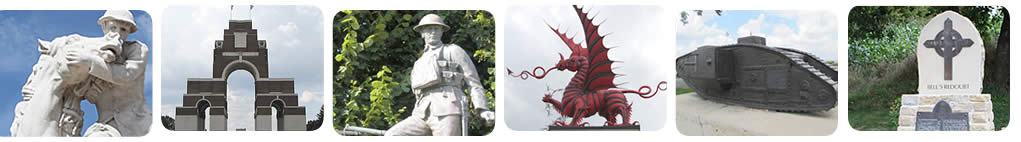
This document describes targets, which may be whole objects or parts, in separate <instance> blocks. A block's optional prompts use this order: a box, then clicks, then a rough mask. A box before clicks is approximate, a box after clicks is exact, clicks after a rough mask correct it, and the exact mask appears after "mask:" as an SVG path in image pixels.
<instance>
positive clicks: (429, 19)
mask: <svg viewBox="0 0 1021 142" xmlns="http://www.w3.org/2000/svg"><path fill="white" fill-rule="evenodd" d="M428 25H440V26H442V27H443V31H447V29H450V26H447V24H443V18H440V15H436V14H427V15H425V16H423V17H422V21H419V22H418V26H415V28H414V30H415V31H416V32H421V31H419V30H420V29H422V27H424V26H428Z"/></svg>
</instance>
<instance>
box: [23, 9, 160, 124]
mask: <svg viewBox="0 0 1021 142" xmlns="http://www.w3.org/2000/svg"><path fill="white" fill-rule="evenodd" d="M97 23H98V24H99V25H101V26H102V30H103V33H104V36H103V37H84V36H81V35H77V34H74V35H68V36H63V37H57V38H55V39H54V40H53V41H43V40H39V46H38V49H39V52H40V53H41V54H42V55H41V56H39V61H38V62H37V63H36V64H35V65H34V66H33V68H32V69H33V70H32V74H31V75H30V76H29V77H28V81H27V82H26V83H25V86H24V87H23V88H22V97H23V100H22V101H21V102H18V104H17V105H16V106H15V110H14V113H15V114H14V116H15V117H14V122H12V124H11V128H10V130H11V135H12V136H15V137H21V136H29V137H34V136H83V135H82V134H81V133H80V132H81V130H82V128H83V125H82V121H84V118H83V116H85V112H83V111H82V110H81V108H80V103H81V101H82V100H88V101H89V102H91V103H93V104H96V111H97V112H96V114H97V116H98V120H97V122H96V123H94V124H92V125H91V126H89V128H88V129H87V130H86V131H85V134H84V136H89V137H118V136H142V135H145V134H147V133H149V127H150V126H151V124H152V113H151V111H150V110H149V107H150V106H149V105H147V104H146V103H145V95H144V94H145V93H144V91H145V84H144V82H145V66H146V64H147V63H148V58H147V56H148V55H149V48H148V46H146V45H145V44H143V43H141V42H138V41H125V40H126V39H127V36H128V34H131V33H134V32H135V31H137V30H138V27H137V25H135V22H134V16H133V15H132V14H131V12H129V11H126V10H110V11H106V12H105V13H104V14H103V16H102V17H100V18H99V20H98V21H97Z"/></svg>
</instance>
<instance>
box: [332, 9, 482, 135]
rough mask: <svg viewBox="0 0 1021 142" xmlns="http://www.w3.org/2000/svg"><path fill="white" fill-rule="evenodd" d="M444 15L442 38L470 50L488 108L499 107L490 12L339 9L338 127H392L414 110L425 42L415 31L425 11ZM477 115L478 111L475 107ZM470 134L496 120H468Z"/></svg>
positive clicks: (336, 46) (336, 53) (335, 38)
mask: <svg viewBox="0 0 1021 142" xmlns="http://www.w3.org/2000/svg"><path fill="white" fill-rule="evenodd" d="M429 13H433V14H437V15H440V17H443V18H444V21H443V22H444V23H446V24H447V25H448V26H450V30H449V31H446V32H444V34H443V35H444V36H443V38H442V40H443V41H444V43H450V44H457V45H459V46H461V48H463V49H464V50H465V52H467V53H469V54H472V61H473V62H474V63H475V67H476V69H477V70H476V72H478V73H479V74H480V76H479V77H480V79H481V81H482V83H483V85H485V86H486V88H485V89H486V97H487V98H488V99H489V100H490V101H489V104H488V105H489V108H491V109H493V110H494V111H495V109H496V108H495V105H494V102H495V101H493V100H495V96H494V92H493V90H495V86H494V84H493V83H494V81H495V79H494V76H493V73H494V71H495V69H494V67H495V60H496V57H495V52H496V50H495V43H496V42H495V41H496V39H495V34H494V33H495V22H494V19H493V16H492V14H490V13H488V12H486V11H481V10H467V11H428V10H427V11H396V10H392V11H352V10H345V11H341V12H340V13H337V15H336V16H335V17H334V25H333V43H334V44H333V52H334V62H333V69H334V80H333V86H334V87H333V88H334V89H333V90H334V92H333V94H334V104H335V105H334V109H333V110H334V116H333V120H334V128H337V129H340V128H344V126H347V125H350V126H359V127H367V128H374V129H389V128H390V127H391V126H393V125H394V124H396V123H397V122H399V121H400V120H402V119H403V118H406V117H408V116H410V115H411V111H410V110H412V109H414V107H415V106H414V104H415V95H413V94H412V92H411V85H410V84H411V83H410V82H411V80H410V79H411V78H410V73H411V68H412V66H414V62H415V60H416V59H418V56H419V55H421V52H422V49H423V48H424V47H425V46H424V41H423V40H422V39H421V36H420V35H419V34H418V33H417V32H415V31H414V30H412V28H413V27H414V26H415V25H417V24H418V21H419V20H420V19H421V18H422V16H425V15H426V14H429ZM471 113H472V115H473V116H478V115H477V113H480V112H474V111H472V112H471ZM470 120H471V121H470V123H469V128H470V135H485V134H488V133H489V132H491V131H492V128H493V126H492V125H485V122H484V121H483V120H482V119H481V118H477V117H472V119H470Z"/></svg>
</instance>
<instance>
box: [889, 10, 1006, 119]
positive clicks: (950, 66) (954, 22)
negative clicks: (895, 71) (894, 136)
mask: <svg viewBox="0 0 1021 142" xmlns="http://www.w3.org/2000/svg"><path fill="white" fill-rule="evenodd" d="M917 45H918V47H916V49H915V53H916V55H917V57H918V93H919V94H904V95H903V96H901V108H900V116H899V120H898V123H899V126H898V127H897V130H898V131H989V130H993V121H992V120H993V111H992V110H993V109H992V106H993V104H992V101H991V100H990V95H989V94H981V93H982V92H981V90H982V76H983V74H982V73H983V69H984V68H983V65H984V60H985V50H984V48H983V47H982V38H981V36H980V35H979V33H978V30H977V29H976V28H975V25H974V24H973V23H972V22H971V20H968V18H967V17H964V16H962V15H961V14H958V13H956V12H953V11H946V12H943V13H940V14H939V15H936V17H933V18H932V19H930V20H929V23H928V24H926V25H925V27H923V28H922V30H921V33H920V34H919V36H918V44H917Z"/></svg>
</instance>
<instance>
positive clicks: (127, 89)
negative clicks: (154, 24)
mask: <svg viewBox="0 0 1021 142" xmlns="http://www.w3.org/2000/svg"><path fill="white" fill-rule="evenodd" d="M133 19H134V16H133V15H132V14H131V12H129V11H126V10H110V11H107V12H106V13H105V14H103V17H100V18H99V21H98V23H99V24H100V25H102V26H103V33H104V36H105V37H115V38H119V40H120V41H123V44H122V46H121V48H120V49H115V50H117V51H113V52H112V53H113V54H115V56H101V55H103V54H87V53H83V54H79V55H82V56H79V57H77V58H76V59H72V58H73V57H74V56H70V57H68V58H69V59H68V60H69V61H70V62H71V63H75V62H85V63H88V64H89V65H90V66H89V75H92V76H94V77H96V78H98V79H99V80H102V81H103V82H106V83H108V85H107V86H104V87H105V88H103V89H102V90H103V91H102V92H99V93H98V94H87V95H85V98H86V99H88V100H89V102H92V103H94V104H96V110H97V113H98V115H99V119H98V120H97V122H96V123H94V124H93V125H92V126H90V127H89V128H88V129H86V131H85V136H142V135H145V134H147V133H149V127H150V126H151V124H152V112H151V110H149V106H148V105H146V104H145V65H146V64H147V63H148V58H147V57H148V55H149V47H147V46H146V45H145V44H142V43H141V42H138V41H125V40H126V39H127V36H128V34H131V33H134V32H135V31H137V30H138V26H137V25H135V22H134V20H133ZM84 52H93V53H94V52H98V53H110V51H84ZM71 53H72V55H75V54H74V52H71ZM106 60H112V61H111V62H105V61H106Z"/></svg>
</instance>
